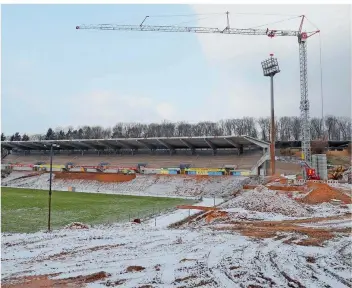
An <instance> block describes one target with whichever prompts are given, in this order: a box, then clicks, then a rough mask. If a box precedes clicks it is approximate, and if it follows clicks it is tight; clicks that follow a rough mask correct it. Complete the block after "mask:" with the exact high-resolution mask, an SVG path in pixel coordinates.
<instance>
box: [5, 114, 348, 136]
mask: <svg viewBox="0 0 352 288" xmlns="http://www.w3.org/2000/svg"><path fill="white" fill-rule="evenodd" d="M275 126H276V129H275V133H276V140H281V141H292V140H300V134H301V121H300V119H299V117H296V116H285V117H279V118H276V121H275ZM351 129H352V126H351V119H350V118H349V117H335V116H331V115H329V116H326V117H324V119H322V118H311V120H310V131H311V139H312V140H316V139H322V138H324V137H325V139H327V140H350V139H351ZM228 135H248V136H251V137H255V138H259V139H262V140H266V141H270V117H265V118H264V117H262V118H258V119H256V118H254V117H243V118H241V119H225V120H220V121H218V122H210V121H203V122H199V123H195V124H191V123H187V122H184V121H182V122H177V123H173V122H169V121H164V122H162V123H150V124H142V123H122V122H120V123H117V124H116V125H115V126H113V127H112V128H110V127H108V128H103V127H101V126H82V127H77V128H74V127H72V126H69V127H67V128H66V129H63V128H60V127H59V128H56V129H52V128H49V129H48V130H47V132H46V133H45V134H34V135H27V134H23V135H20V133H19V132H16V133H15V134H13V135H10V136H5V135H4V134H3V133H2V134H1V141H5V140H7V141H29V140H32V141H37V140H74V139H109V138H148V137H197V136H201V137H202V136H228Z"/></svg>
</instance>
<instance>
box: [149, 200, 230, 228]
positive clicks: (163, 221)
mask: <svg viewBox="0 0 352 288" xmlns="http://www.w3.org/2000/svg"><path fill="white" fill-rule="evenodd" d="M223 201H224V200H223V199H222V198H204V199H203V200H202V201H201V202H199V203H196V204H194V205H193V206H206V207H212V206H214V204H215V205H219V204H221V203H222V202H223ZM199 211H200V210H196V209H177V210H175V211H174V212H171V213H167V214H164V215H160V216H158V217H155V218H153V219H150V220H149V221H147V222H146V223H147V224H148V225H151V226H156V227H164V228H166V227H168V226H169V225H171V224H173V223H176V222H179V221H181V220H183V219H185V218H187V217H189V216H191V215H194V214H196V213H198V212H199Z"/></svg>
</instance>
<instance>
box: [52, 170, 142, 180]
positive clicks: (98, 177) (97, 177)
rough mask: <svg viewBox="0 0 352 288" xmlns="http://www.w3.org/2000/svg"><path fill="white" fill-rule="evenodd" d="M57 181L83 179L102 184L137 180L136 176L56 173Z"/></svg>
mask: <svg viewBox="0 0 352 288" xmlns="http://www.w3.org/2000/svg"><path fill="white" fill-rule="evenodd" d="M54 174H55V178H56V179H70V180H74V179H83V180H95V181H100V182H127V181H131V180H133V179H134V178H136V174H131V175H124V174H117V173H115V174H113V173H97V172H94V173H90V172H54Z"/></svg>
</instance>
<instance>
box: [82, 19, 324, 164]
mask: <svg viewBox="0 0 352 288" xmlns="http://www.w3.org/2000/svg"><path fill="white" fill-rule="evenodd" d="M226 15H227V26H226V28H225V29H219V28H211V27H186V26H184V27H182V26H158V25H143V24H144V22H145V20H146V19H147V18H148V17H149V16H146V17H145V18H144V20H143V22H142V23H141V24H140V25H118V24H96V25H95V24H89V25H80V26H76V29H78V30H109V31H110V30H111V31H139V32H148V31H149V32H190V33H207V34H210V33H214V34H224V35H248V36H268V37H270V38H274V37H278V36H291V37H296V38H297V40H298V46H299V62H300V90H301V102H300V119H301V143H302V160H304V161H305V162H306V163H308V164H309V165H310V163H311V145H310V141H311V137H310V124H309V100H308V76H307V39H308V38H309V37H311V36H313V35H314V34H317V33H319V32H320V30H315V31H311V32H303V31H302V28H303V23H304V19H305V16H304V15H302V16H300V17H301V23H300V26H299V29H298V30H297V31H295V30H271V29H269V28H267V29H237V28H230V23H229V12H226Z"/></svg>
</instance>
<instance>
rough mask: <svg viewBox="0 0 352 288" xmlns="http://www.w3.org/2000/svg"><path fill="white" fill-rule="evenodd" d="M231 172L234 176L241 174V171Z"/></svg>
mask: <svg viewBox="0 0 352 288" xmlns="http://www.w3.org/2000/svg"><path fill="white" fill-rule="evenodd" d="M231 174H232V175H233V176H241V172H240V171H233V172H231Z"/></svg>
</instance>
